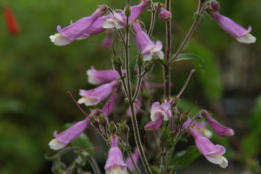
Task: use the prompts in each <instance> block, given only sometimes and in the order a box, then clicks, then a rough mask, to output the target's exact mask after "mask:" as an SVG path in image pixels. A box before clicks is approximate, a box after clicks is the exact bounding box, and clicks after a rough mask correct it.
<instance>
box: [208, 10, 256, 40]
mask: <svg viewBox="0 0 261 174" xmlns="http://www.w3.org/2000/svg"><path fill="white" fill-rule="evenodd" d="M210 14H211V15H212V16H213V18H214V19H215V20H216V21H217V22H218V24H219V25H220V27H221V28H223V29H224V30H225V31H226V32H228V33H229V34H230V35H231V36H233V37H235V38H236V39H237V40H238V41H239V42H241V43H247V44H250V43H255V42H256V38H255V37H254V36H252V35H251V34H250V32H251V30H252V28H251V26H250V27H248V29H245V28H243V27H241V26H240V25H238V24H237V23H235V22H234V21H232V20H231V19H229V18H228V17H225V16H222V15H220V14H219V13H218V12H211V13H210Z"/></svg>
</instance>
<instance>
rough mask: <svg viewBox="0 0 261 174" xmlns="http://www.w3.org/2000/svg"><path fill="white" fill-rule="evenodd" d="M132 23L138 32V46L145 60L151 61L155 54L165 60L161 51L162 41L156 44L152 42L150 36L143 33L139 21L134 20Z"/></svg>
mask: <svg viewBox="0 0 261 174" xmlns="http://www.w3.org/2000/svg"><path fill="white" fill-rule="evenodd" d="M131 23H132V26H133V29H134V31H135V32H136V35H135V40H136V44H137V46H138V48H139V49H140V50H141V54H142V56H143V58H144V60H151V58H152V55H153V54H155V55H157V57H158V58H160V59H163V57H164V53H163V51H161V49H162V43H161V42H160V41H157V42H156V43H154V42H153V41H151V40H150V38H149V36H148V35H147V34H146V33H145V32H144V31H142V29H141V27H140V23H139V21H138V20H132V22H131Z"/></svg>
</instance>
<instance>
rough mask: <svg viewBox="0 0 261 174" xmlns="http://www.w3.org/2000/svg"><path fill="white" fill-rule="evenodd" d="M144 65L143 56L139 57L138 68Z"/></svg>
mask: <svg viewBox="0 0 261 174" xmlns="http://www.w3.org/2000/svg"><path fill="white" fill-rule="evenodd" d="M143 64H144V59H143V57H142V56H139V57H138V58H137V65H138V66H142V65H143Z"/></svg>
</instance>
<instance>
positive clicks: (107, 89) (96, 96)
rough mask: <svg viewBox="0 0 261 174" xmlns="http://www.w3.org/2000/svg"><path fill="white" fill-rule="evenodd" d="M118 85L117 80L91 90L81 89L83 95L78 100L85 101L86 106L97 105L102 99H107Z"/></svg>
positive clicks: (80, 102) (79, 101)
mask: <svg viewBox="0 0 261 174" xmlns="http://www.w3.org/2000/svg"><path fill="white" fill-rule="evenodd" d="M117 86H118V84H117V82H116V81H112V82H111V83H107V84H104V85H101V86H99V87H97V88H94V89H91V90H83V89H80V96H82V98H80V99H79V100H78V103H79V104H82V103H84V104H85V105H86V106H94V105H97V104H98V103H100V102H101V101H103V100H105V99H106V98H107V97H108V96H109V95H110V94H111V93H112V91H113V89H114V88H115V87H117Z"/></svg>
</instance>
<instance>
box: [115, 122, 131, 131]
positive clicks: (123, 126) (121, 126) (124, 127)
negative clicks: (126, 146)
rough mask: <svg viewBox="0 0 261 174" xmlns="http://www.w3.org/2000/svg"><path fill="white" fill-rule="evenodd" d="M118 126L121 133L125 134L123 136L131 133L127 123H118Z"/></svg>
mask: <svg viewBox="0 0 261 174" xmlns="http://www.w3.org/2000/svg"><path fill="white" fill-rule="evenodd" d="M117 124H118V126H119V129H120V131H121V132H122V133H123V134H126V133H128V132H129V131H130V128H129V126H128V125H127V123H126V121H123V122H121V123H117Z"/></svg>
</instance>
